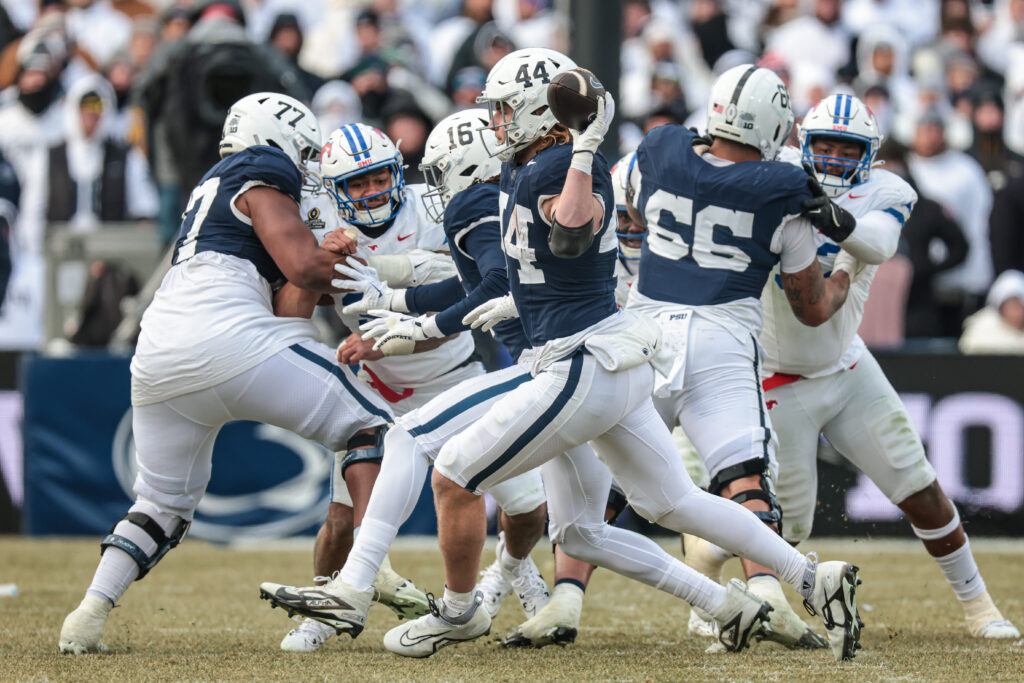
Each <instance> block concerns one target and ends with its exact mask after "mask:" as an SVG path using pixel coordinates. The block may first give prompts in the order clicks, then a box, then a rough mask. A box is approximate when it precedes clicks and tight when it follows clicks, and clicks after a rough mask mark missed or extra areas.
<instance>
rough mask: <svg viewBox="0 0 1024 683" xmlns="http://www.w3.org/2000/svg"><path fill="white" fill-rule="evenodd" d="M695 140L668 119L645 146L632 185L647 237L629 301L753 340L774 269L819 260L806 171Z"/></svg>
mask: <svg viewBox="0 0 1024 683" xmlns="http://www.w3.org/2000/svg"><path fill="white" fill-rule="evenodd" d="M694 137H695V136H694V133H692V132H691V131H689V130H687V129H686V128H683V127H682V126H675V125H666V126H661V127H659V128H656V129H654V130H652V131H651V132H650V133H649V134H648V135H647V137H646V138H645V139H644V141H643V143H642V144H641V145H640V148H639V149H638V150H637V163H636V165H635V166H634V169H633V173H632V174H631V176H630V179H629V182H630V185H631V186H632V188H633V190H634V191H635V193H636V197H637V200H636V201H637V208H638V210H639V211H640V213H641V214H642V215H643V216H644V219H645V221H646V223H647V229H648V234H647V239H646V240H645V241H644V245H643V248H642V250H641V255H640V275H639V278H638V279H637V282H636V284H635V285H634V286H633V291H632V292H631V293H630V300H629V307H630V308H633V309H639V310H641V311H644V312H647V313H649V314H655V315H656V314H657V312H658V310H660V309H664V308H665V306H664V304H671V305H672V307H673V308H676V307H685V308H691V307H692V308H694V314H695V315H699V316H702V317H707V318H713V319H715V320H717V321H719V322H721V323H722V324H723V325H725V326H726V327H727V328H729V329H732V330H733V331H734V333H735V334H737V335H740V334H742V335H743V336H744V337H747V335H749V334H750V333H753V334H757V333H758V331H759V330H760V329H761V324H762V317H761V304H760V298H761V290H762V289H763V288H764V284H765V282H766V280H767V279H768V275H769V273H770V272H771V270H772V268H773V267H774V266H775V265H776V264H777V263H780V262H781V267H782V269H783V270H784V271H786V272H790V273H793V272H798V271H800V270H803V269H804V268H806V267H807V266H809V265H810V264H811V262H812V261H813V259H814V257H815V243H814V233H813V229H812V228H811V226H810V223H809V222H807V221H806V220H804V219H802V218H800V217H799V214H800V202H802V201H803V200H805V199H810V198H811V193H810V190H809V189H808V188H807V175H806V174H805V173H804V172H803V171H802V170H801V169H799V168H797V167H795V166H792V165H790V164H786V163H783V162H776V161H746V162H739V163H732V162H729V161H726V160H723V159H719V158H718V157H715V156H713V155H711V154H709V153H706V152H705V153H704V154H703V155H700V154H698V151H699V149H698V150H695V149H694V147H693V139H694ZM737 326H738V327H737Z"/></svg>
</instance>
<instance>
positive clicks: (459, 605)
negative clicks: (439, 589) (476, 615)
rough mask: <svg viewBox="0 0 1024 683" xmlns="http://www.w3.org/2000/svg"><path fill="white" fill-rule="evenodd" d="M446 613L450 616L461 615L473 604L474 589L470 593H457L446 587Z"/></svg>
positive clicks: (444, 599)
mask: <svg viewBox="0 0 1024 683" xmlns="http://www.w3.org/2000/svg"><path fill="white" fill-rule="evenodd" d="M442 600H443V601H444V610H443V611H444V614H445V616H448V617H461V616H462V615H463V614H465V613H466V612H468V611H469V608H470V607H472V606H473V591H470V592H468V593H456V592H455V591H453V590H451V589H449V588H448V586H445V587H444V598H442Z"/></svg>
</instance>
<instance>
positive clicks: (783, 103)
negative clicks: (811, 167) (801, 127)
mask: <svg viewBox="0 0 1024 683" xmlns="http://www.w3.org/2000/svg"><path fill="white" fill-rule="evenodd" d="M792 128H793V110H792V109H790V104H789V91H788V90H786V86H785V84H784V83H783V82H782V79H780V78H779V77H778V76H777V75H776V74H775V72H774V71H772V70H771V69H765V68H763V67H756V66H754V65H753V64H743V65H740V66H734V67H733V68H731V69H729V70H728V71H726V72H725V73H723V74H722V75H721V76H719V77H718V79H717V80H716V81H715V82H714V84H712V86H711V97H710V99H709V100H708V135H710V136H712V137H719V138H723V139H725V140H732V141H733V142H739V143H741V144H744V145H749V146H751V147H753V148H754V149H757V150H760V151H761V158H762V159H766V160H771V159H774V158H775V157H776V156H777V155H778V153H779V148H780V147H782V145H783V144H784V143H785V142H786V138H787V137H789V131H790V130H791V129H792Z"/></svg>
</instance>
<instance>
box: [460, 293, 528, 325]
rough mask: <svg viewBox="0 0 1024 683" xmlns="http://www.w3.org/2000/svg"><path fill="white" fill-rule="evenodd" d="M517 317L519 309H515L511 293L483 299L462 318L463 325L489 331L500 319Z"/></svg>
mask: <svg viewBox="0 0 1024 683" xmlns="http://www.w3.org/2000/svg"><path fill="white" fill-rule="evenodd" d="M518 317H519V310H518V309H516V302H515V300H513V299H512V295H511V294H506V295H505V296H500V297H498V298H497V299H491V300H489V301H485V302H483V303H482V304H480V305H479V306H477V307H476V308H474V309H473V310H472V311H470V312H469V313H467V314H466V317H465V318H463V319H462V324H463V325H469V326H470V327H472V328H473V329H474V330H475V329H476V328H478V327H479V328H480V329H481V330H483V331H484V332H490V331H491V328H493V327H494V326H495V325H497V324H498V323H500V322H501V321H502V320H510V319H512V318H518Z"/></svg>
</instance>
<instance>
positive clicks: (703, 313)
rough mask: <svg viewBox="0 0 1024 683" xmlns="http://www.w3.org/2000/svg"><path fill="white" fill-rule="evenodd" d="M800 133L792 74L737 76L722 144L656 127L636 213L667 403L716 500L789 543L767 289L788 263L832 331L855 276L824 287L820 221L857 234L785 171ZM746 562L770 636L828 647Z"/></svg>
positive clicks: (638, 172)
mask: <svg viewBox="0 0 1024 683" xmlns="http://www.w3.org/2000/svg"><path fill="white" fill-rule="evenodd" d="M792 122H793V115H792V112H791V110H790V106H789V96H788V93H787V91H786V87H785V85H784V84H783V83H782V81H781V80H780V79H779V78H778V76H776V75H775V74H774V73H773V72H772V71H770V70H769V69H764V68H758V67H755V66H751V65H743V66H737V67H734V68H732V69H730V70H728V71H726V72H725V73H723V74H722V75H721V76H720V77H719V78H718V79H717V80H716V81H715V83H714V84H713V85H712V89H711V97H710V100H709V103H708V128H707V135H708V137H707V138H699V137H697V135H696V134H695V133H694V132H692V131H690V130H687V129H686V128H683V127H682V126H675V125H667V126H661V127H659V128H656V129H654V130H652V131H651V132H650V133H649V134H648V135H647V137H646V138H645V139H644V141H643V142H642V143H641V145H640V147H639V149H638V150H637V161H636V163H635V164H634V167H633V170H632V172H631V174H630V185H631V188H632V189H633V191H634V192H635V199H636V204H635V209H634V215H635V217H636V220H638V221H641V222H643V223H645V224H646V226H647V229H648V234H647V239H646V241H645V243H644V246H643V249H642V253H641V258H640V274H639V277H638V279H637V282H636V284H635V285H634V287H633V288H632V291H631V292H630V298H629V303H628V304H627V309H629V310H636V311H640V312H644V313H647V314H649V315H651V316H652V317H654V318H656V319H657V320H658V322H659V323H660V324H661V327H662V331H663V334H664V338H665V340H666V343H667V345H669V346H670V347H671V348H672V349H673V351H674V354H673V355H672V361H671V363H667V364H665V365H664V366H661V367H660V368H659V370H660V378H659V381H658V382H657V387H656V390H655V405H656V407H657V409H658V412H659V413H660V414H661V415H662V417H663V419H664V420H665V422H666V423H667V424H668V425H669V426H673V425H675V424H678V425H680V426H681V427H682V428H683V431H684V432H685V433H686V435H687V436H688V437H689V439H690V441H691V442H692V443H693V446H694V447H695V449H696V451H697V453H698V454H699V455H700V457H701V458H702V459H703V460H704V462H705V465H706V466H707V469H708V472H709V473H710V476H711V481H710V484H709V487H708V490H709V492H711V493H713V494H716V495H719V496H722V497H723V498H728V499H731V500H733V501H735V502H737V503H741V504H742V505H744V506H745V507H747V508H748V509H750V510H751V511H753V513H754V514H755V515H756V516H757V517H758V518H759V519H761V520H762V521H763V522H764V523H765V524H766V525H768V526H769V527H771V528H772V529H773V530H774V532H775V533H778V532H779V526H778V525H779V512H778V504H777V503H776V501H775V495H774V486H773V479H774V472H773V470H774V469H775V465H774V458H775V455H774V452H775V449H776V448H777V440H776V437H775V434H774V432H773V431H772V428H771V421H770V420H769V419H768V415H767V409H766V407H765V401H764V397H763V396H762V394H761V385H760V379H761V370H760V363H761V349H760V347H759V345H758V341H757V335H758V333H759V332H760V329H761V304H760V300H759V297H760V293H761V289H762V287H763V286H764V283H765V281H766V280H767V278H768V275H769V273H770V271H771V269H772V268H773V267H774V266H775V265H776V264H780V271H781V281H782V283H783V286H784V287H785V293H786V297H787V301H788V302H789V304H787V305H790V306H791V307H792V309H793V311H794V314H795V316H796V317H797V319H799V320H800V321H801V322H802V323H804V324H807V325H818V324H821V323H822V322H823V321H825V320H827V319H828V318H829V316H831V315H832V314H833V313H834V312H835V310H836V309H837V308H838V307H839V306H840V305H841V304H842V302H843V300H844V299H845V297H846V293H847V289H848V287H849V279H848V276H847V275H846V274H845V273H842V274H839V275H837V276H835V277H833V278H830V279H829V280H825V279H824V278H823V276H822V272H821V269H820V267H819V265H818V263H817V260H816V259H815V243H814V232H813V230H812V227H811V224H812V223H814V224H815V226H817V227H818V228H819V229H820V230H825V231H829V232H830V233H831V234H833V235H834V236H835V238H836V240H837V241H842V240H844V239H846V238H847V237H848V235H849V233H850V232H851V231H852V230H853V229H854V227H855V221H854V220H853V218H852V217H851V216H849V215H848V214H845V213H844V212H842V211H841V210H838V211H836V210H834V209H835V207H833V206H832V205H830V204H827V203H825V204H824V205H822V203H821V201H820V198H817V197H816V196H814V195H812V192H811V190H810V189H809V188H808V180H809V178H808V176H807V175H806V173H804V172H802V171H801V169H799V168H795V167H793V166H791V165H789V164H784V163H781V162H778V161H774V159H775V157H776V155H777V152H778V150H779V148H780V146H781V145H782V144H783V143H784V141H785V140H786V137H787V136H788V135H789V131H790V128H791V127H792ZM801 213H804V214H807V215H810V216H811V218H810V220H808V219H806V218H802V217H800V214H801ZM698 536H699V534H698ZM743 564H744V571H745V574H746V576H747V577H748V578H749V579H750V590H751V592H753V593H754V594H755V595H758V596H759V597H760V598H762V599H764V600H766V601H768V602H769V603H770V604H771V605H772V607H773V609H774V611H773V613H772V616H771V630H770V631H769V632H768V633H767V634H766V638H768V639H771V640H776V641H778V642H780V643H782V644H784V645H786V646H788V647H811V648H815V647H823V646H825V645H826V643H825V642H824V641H823V640H822V639H821V638H820V636H817V635H816V634H815V633H814V632H813V631H812V630H811V629H809V628H808V627H807V625H806V624H805V623H804V622H803V621H802V620H801V619H800V618H799V617H798V616H797V615H796V613H795V612H794V611H793V610H792V608H791V607H790V606H789V603H788V601H787V600H786V599H785V596H784V595H783V593H782V587H781V586H780V585H779V581H778V578H777V575H776V574H775V573H774V572H773V571H772V570H771V568H769V567H766V566H763V563H759V562H758V561H757V560H756V559H755V558H753V557H751V556H750V555H746V556H745V559H744V562H743ZM852 628H853V630H856V626H852ZM829 631H830V636H832V637H833V640H832V643H831V644H832V647H833V654H835V655H836V658H837V659H839V658H844V659H845V658H848V657H850V656H852V654H853V646H854V644H855V641H856V637H855V636H853V634H851V633H846V634H844V633H842V632H841V631H836V630H835V629H829Z"/></svg>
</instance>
